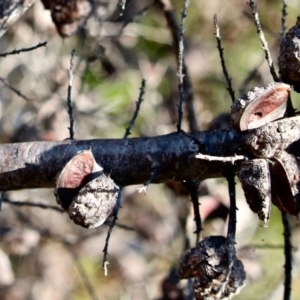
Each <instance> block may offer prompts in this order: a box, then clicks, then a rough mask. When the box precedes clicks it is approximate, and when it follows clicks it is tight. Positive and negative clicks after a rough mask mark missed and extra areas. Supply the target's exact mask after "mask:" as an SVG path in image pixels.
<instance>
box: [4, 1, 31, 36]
mask: <svg viewBox="0 0 300 300" xmlns="http://www.w3.org/2000/svg"><path fill="white" fill-rule="evenodd" d="M34 2H35V0H1V1H0V37H1V36H2V35H3V34H4V33H5V32H6V31H7V29H8V28H9V27H10V26H11V25H12V24H13V23H15V22H16V21H17V20H18V19H19V18H20V17H21V16H22V15H23V14H24V13H25V12H26V11H27V9H28V8H29V7H30V6H31V5H32V4H33V3H34Z"/></svg>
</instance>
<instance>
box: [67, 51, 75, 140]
mask: <svg viewBox="0 0 300 300" xmlns="http://www.w3.org/2000/svg"><path fill="white" fill-rule="evenodd" d="M74 56H75V49H73V50H72V52H71V59H70V69H69V70H68V72H69V85H68V98H67V105H68V114H69V119H70V127H68V129H69V132H70V139H71V140H73V139H74V128H73V126H74V118H73V107H72V98H71V93H72V83H73V67H74Z"/></svg>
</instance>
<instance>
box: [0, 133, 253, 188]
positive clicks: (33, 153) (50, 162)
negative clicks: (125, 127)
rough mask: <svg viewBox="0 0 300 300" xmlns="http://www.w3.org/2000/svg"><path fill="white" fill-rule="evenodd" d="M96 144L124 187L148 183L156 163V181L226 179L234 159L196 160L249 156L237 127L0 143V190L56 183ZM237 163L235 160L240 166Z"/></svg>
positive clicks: (104, 162)
mask: <svg viewBox="0 0 300 300" xmlns="http://www.w3.org/2000/svg"><path fill="white" fill-rule="evenodd" d="M90 146H92V152H93V155H94V157H95V159H96V161H97V162H98V163H99V164H101V166H102V167H103V168H104V171H105V172H106V173H109V174H111V177H112V178H113V179H114V181H115V182H116V183H117V184H118V185H120V186H126V185H132V184H143V183H144V182H146V181H147V180H148V179H149V178H150V176H151V172H153V169H154V167H155V166H157V165H159V173H158V174H157V176H156V178H155V180H154V183H162V182H167V181H171V180H174V181H182V180H191V179H197V180H202V179H205V178H213V177H221V176H222V172H223V171H224V168H226V166H228V164H232V162H230V161H225V162H224V161H209V160H206V159H197V158H196V154H198V153H199V152H200V153H202V154H207V155H211V156H224V157H228V156H235V155H236V154H244V155H247V153H248V150H246V148H245V145H244V142H243V137H242V136H241V135H240V134H239V133H237V132H236V131H234V130H223V131H221V130H220V131H216V130H215V131H204V132H196V133H193V134H192V135H191V137H189V136H187V135H184V134H180V133H171V134H168V135H163V136H157V137H148V138H132V139H110V140H84V141H71V140H65V141H59V142H31V143H19V144H2V145H0V158H1V159H0V190H7V191H8V190H15V189H23V188H42V187H54V185H55V180H56V178H57V175H58V174H59V173H60V171H61V170H62V168H63V167H64V166H65V164H66V163H67V162H68V161H69V160H70V159H71V158H72V157H73V156H74V155H75V154H76V153H77V152H78V151H82V150H87V149H88V148H89V147H90ZM238 163H239V162H237V163H236V164H238Z"/></svg>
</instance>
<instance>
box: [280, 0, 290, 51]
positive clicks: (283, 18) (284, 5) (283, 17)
mask: <svg viewBox="0 0 300 300" xmlns="http://www.w3.org/2000/svg"><path fill="white" fill-rule="evenodd" d="M286 9H287V0H282V9H281V29H280V33H279V37H280V52H281V51H282V47H283V40H284V35H285V31H286V26H285V22H286V17H287V15H288V13H287V10H286Z"/></svg>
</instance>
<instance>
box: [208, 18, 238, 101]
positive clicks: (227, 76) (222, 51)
mask: <svg viewBox="0 0 300 300" xmlns="http://www.w3.org/2000/svg"><path fill="white" fill-rule="evenodd" d="M213 20H214V26H215V29H216V33H215V35H216V40H217V48H218V50H219V54H220V59H221V65H222V69H223V74H224V76H225V80H226V82H227V85H228V86H227V87H226V89H227V91H228V92H229V94H230V97H231V100H232V102H234V100H235V96H234V90H233V88H232V84H231V80H232V78H231V77H230V76H229V74H228V71H227V68H226V64H225V59H224V48H222V44H221V35H220V27H219V25H218V16H217V15H216V14H215V15H214V18H213Z"/></svg>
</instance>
